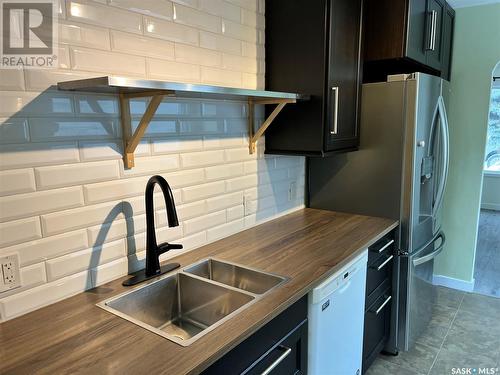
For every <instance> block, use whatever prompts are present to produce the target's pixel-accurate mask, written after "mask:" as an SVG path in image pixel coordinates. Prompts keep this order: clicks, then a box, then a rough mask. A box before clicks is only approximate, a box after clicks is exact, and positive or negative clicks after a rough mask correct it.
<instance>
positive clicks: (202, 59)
mask: <svg viewBox="0 0 500 375" xmlns="http://www.w3.org/2000/svg"><path fill="white" fill-rule="evenodd" d="M175 60H176V61H178V62H182V63H188V64H199V65H205V66H221V62H222V56H221V54H220V52H216V51H212V50H209V49H205V48H198V47H193V46H188V45H186V44H179V43H176V44H175Z"/></svg>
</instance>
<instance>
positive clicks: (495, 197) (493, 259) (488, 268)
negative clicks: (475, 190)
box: [474, 63, 500, 298]
mask: <svg viewBox="0 0 500 375" xmlns="http://www.w3.org/2000/svg"><path fill="white" fill-rule="evenodd" d="M474 278H475V285H474V292H476V293H480V294H485V295H489V296H493V297H497V298H500V63H498V64H497V66H496V68H495V69H494V70H493V76H492V85H491V96H490V109H489V117H488V133H487V141H486V150H485V158H484V166H483V189H482V196H481V212H480V216H479V225H478V234H477V246H476V257H475V265H474Z"/></svg>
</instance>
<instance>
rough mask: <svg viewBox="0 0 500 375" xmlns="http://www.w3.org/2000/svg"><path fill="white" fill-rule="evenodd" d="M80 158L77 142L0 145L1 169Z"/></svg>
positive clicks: (74, 160) (56, 162) (66, 161)
mask: <svg viewBox="0 0 500 375" xmlns="http://www.w3.org/2000/svg"><path fill="white" fill-rule="evenodd" d="M78 160H79V156H78V148H77V146H76V143H55V142H54V143H32V144H24V145H23V144H12V145H3V146H2V145H0V169H11V168H22V167H34V166H39V165H49V164H59V163H72V162H77V161H78Z"/></svg>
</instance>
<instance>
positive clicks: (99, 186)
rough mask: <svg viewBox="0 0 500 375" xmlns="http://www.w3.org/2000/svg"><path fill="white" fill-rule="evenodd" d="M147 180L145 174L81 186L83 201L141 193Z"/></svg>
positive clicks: (110, 198) (121, 197)
mask: <svg viewBox="0 0 500 375" xmlns="http://www.w3.org/2000/svg"><path fill="white" fill-rule="evenodd" d="M147 180H148V177H147V176H146V177H138V178H127V179H121V180H116V181H107V182H99V183H96V184H89V185H85V186H84V187H83V191H84V194H85V201H86V202H87V203H99V202H109V201H113V200H120V199H123V198H127V197H133V196H137V195H141V194H142V193H143V192H144V187H145V186H146V182H147Z"/></svg>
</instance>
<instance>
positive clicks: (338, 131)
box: [324, 0, 362, 151]
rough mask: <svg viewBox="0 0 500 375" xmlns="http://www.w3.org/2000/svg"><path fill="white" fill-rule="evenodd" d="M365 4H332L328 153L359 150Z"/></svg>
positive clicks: (358, 0) (333, 0)
mask: <svg viewBox="0 0 500 375" xmlns="http://www.w3.org/2000/svg"><path fill="white" fill-rule="evenodd" d="M361 7H362V0H330V1H329V15H330V17H329V28H330V30H329V51H328V56H329V58H328V68H327V69H328V75H327V87H326V88H325V89H326V91H327V92H326V93H325V100H326V103H325V109H326V116H325V121H326V123H325V129H324V131H325V149H326V151H335V150H341V149H347V148H353V147H357V145H358V125H359V118H358V110H359V98H360V91H361V90H360V89H361V86H360V84H361V79H360V78H361V77H360V75H361V74H360V55H361V42H360V41H361V38H360V35H361V16H362V11H361Z"/></svg>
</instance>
